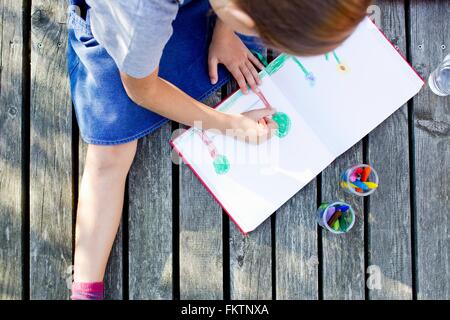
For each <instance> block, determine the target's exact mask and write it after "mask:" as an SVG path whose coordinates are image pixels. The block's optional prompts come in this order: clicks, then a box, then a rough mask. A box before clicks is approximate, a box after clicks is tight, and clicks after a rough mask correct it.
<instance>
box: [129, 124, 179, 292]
mask: <svg viewBox="0 0 450 320" xmlns="http://www.w3.org/2000/svg"><path fill="white" fill-rule="evenodd" d="M170 137H171V124H170V123H169V124H166V125H165V126H163V127H162V128H161V129H159V130H158V131H156V132H155V133H153V134H151V135H150V136H148V137H146V138H144V139H142V140H141V141H139V145H138V151H137V155H136V159H135V161H134V164H133V166H132V169H131V172H130V177H129V219H128V221H129V244H128V247H129V252H128V257H129V294H130V299H151V300H156V299H172V273H173V272H172V270H173V268H172V161H171V147H170V144H169V140H170Z"/></svg>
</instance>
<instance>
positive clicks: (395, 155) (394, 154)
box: [367, 0, 412, 300]
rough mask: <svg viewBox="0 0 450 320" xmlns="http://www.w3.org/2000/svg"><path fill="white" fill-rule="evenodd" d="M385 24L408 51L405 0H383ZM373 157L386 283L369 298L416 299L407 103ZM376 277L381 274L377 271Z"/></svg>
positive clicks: (372, 252)
mask: <svg viewBox="0 0 450 320" xmlns="http://www.w3.org/2000/svg"><path fill="white" fill-rule="evenodd" d="M377 4H378V5H379V6H380V8H381V12H382V16H381V18H382V19H381V23H382V25H381V26H380V27H381V28H382V30H383V31H384V32H385V33H386V36H387V37H388V38H389V39H390V40H391V41H392V43H393V44H394V46H396V47H397V48H398V50H400V52H401V53H402V54H403V55H404V56H406V32H405V30H406V28H405V22H406V21H405V5H404V3H402V2H400V1H394V0H380V1H378V2H377ZM368 162H369V163H370V164H371V165H373V167H374V168H375V169H376V170H377V172H378V174H379V177H380V181H381V185H380V188H379V189H378V190H377V191H376V192H375V193H374V194H373V195H372V196H371V197H370V201H369V206H368V221H367V225H368V230H367V231H368V250H369V251H368V265H369V266H373V267H372V268H373V271H374V272H377V271H378V270H379V271H381V274H380V276H381V277H380V280H381V283H379V284H380V287H378V285H377V286H369V287H368V289H369V291H368V298H369V299H373V300H375V299H382V300H384V299H395V300H398V299H412V264H411V261H412V257H411V206H410V192H409V191H410V188H409V186H410V181H409V172H410V168H409V150H408V107H407V106H404V107H402V108H401V109H400V110H399V111H397V112H396V113H395V114H394V115H393V116H391V117H390V118H389V119H388V120H386V121H385V122H384V123H383V124H381V125H380V126H379V127H378V128H377V129H375V130H374V131H373V132H372V133H371V134H370V136H369V144H368ZM372 275H373V277H374V279H375V277H377V274H372Z"/></svg>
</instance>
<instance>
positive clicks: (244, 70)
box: [240, 64, 258, 92]
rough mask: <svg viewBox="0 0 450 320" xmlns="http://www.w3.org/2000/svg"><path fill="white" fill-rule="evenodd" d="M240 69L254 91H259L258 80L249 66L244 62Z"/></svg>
mask: <svg viewBox="0 0 450 320" xmlns="http://www.w3.org/2000/svg"><path fill="white" fill-rule="evenodd" d="M240 70H241V72H242V74H243V75H244V77H245V80H246V81H247V83H248V85H249V86H250V88H251V89H252V90H253V91H254V92H257V90H258V85H257V84H256V80H255V78H254V76H253V74H252V72H251V71H250V70H249V68H248V67H247V66H246V65H245V64H244V65H242V66H241V67H240Z"/></svg>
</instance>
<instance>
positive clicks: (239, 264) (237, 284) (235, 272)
mask: <svg viewBox="0 0 450 320" xmlns="http://www.w3.org/2000/svg"><path fill="white" fill-rule="evenodd" d="M230 223H231V228H230V282H231V284H230V295H231V299H232V300H270V299H272V237H271V226H272V224H271V220H270V219H268V220H266V221H265V222H264V223H263V224H262V225H261V226H259V227H258V229H256V230H255V231H253V232H252V233H250V234H249V235H247V236H244V235H242V233H241V232H240V231H239V230H238V228H237V227H236V226H235V225H234V223H233V222H230Z"/></svg>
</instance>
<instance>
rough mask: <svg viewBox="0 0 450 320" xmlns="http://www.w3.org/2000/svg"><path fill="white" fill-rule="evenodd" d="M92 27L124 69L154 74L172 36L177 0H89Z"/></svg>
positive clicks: (134, 73)
mask: <svg viewBox="0 0 450 320" xmlns="http://www.w3.org/2000/svg"><path fill="white" fill-rule="evenodd" d="M87 3H88V5H89V6H90V7H91V10H90V21H91V29H92V33H93V35H94V37H95V38H96V39H97V41H98V42H99V43H100V44H101V45H102V46H103V47H104V48H105V49H106V51H107V52H108V54H109V55H110V56H111V57H112V58H113V59H114V61H115V63H116V65H117V67H118V68H119V70H120V71H121V72H124V73H126V74H128V75H129V76H131V77H134V78H144V77H146V76H148V75H150V74H151V73H152V72H153V71H154V70H155V69H156V68H157V67H158V66H159V61H160V60H161V56H162V52H163V50H164V47H165V45H166V44H167V42H168V40H169V38H170V37H171V36H172V32H173V29H172V22H173V20H174V19H175V18H176V16H177V13H178V9H179V4H178V2H177V1H176V0H87Z"/></svg>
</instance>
